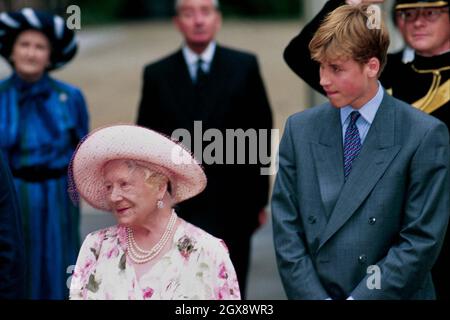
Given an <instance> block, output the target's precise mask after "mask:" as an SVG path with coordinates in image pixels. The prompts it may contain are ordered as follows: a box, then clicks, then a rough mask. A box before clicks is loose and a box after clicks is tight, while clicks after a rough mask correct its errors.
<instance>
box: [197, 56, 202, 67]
mask: <svg viewBox="0 0 450 320" xmlns="http://www.w3.org/2000/svg"><path fill="white" fill-rule="evenodd" d="M203 62H204V61H203V59H202V58H198V59H197V68H202V69H203Z"/></svg>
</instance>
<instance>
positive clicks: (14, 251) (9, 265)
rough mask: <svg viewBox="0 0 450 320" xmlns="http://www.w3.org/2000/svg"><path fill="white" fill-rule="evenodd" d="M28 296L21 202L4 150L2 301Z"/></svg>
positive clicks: (0, 178) (0, 170)
mask: <svg viewBox="0 0 450 320" xmlns="http://www.w3.org/2000/svg"><path fill="white" fill-rule="evenodd" d="M24 298H25V247H24V243H23V236H22V223H21V218H20V211H19V204H18V202H17V197H16V193H15V188H14V182H13V180H12V176H11V172H10V171H9V168H8V164H7V163H6V161H5V159H4V158H3V154H2V153H1V151H0V300H3V299H24Z"/></svg>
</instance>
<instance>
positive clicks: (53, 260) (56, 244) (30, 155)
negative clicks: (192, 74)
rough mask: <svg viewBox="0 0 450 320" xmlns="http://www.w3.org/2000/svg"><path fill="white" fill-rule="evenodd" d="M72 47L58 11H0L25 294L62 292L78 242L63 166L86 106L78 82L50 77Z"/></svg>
mask: <svg viewBox="0 0 450 320" xmlns="http://www.w3.org/2000/svg"><path fill="white" fill-rule="evenodd" d="M76 51H77V41H76V38H75V34H74V32H73V31H72V30H69V29H68V28H67V27H66V24H65V21H64V20H63V19H62V18H61V17H59V16H56V15H52V14H48V13H42V12H37V11H35V10H33V9H30V8H25V9H22V10H20V11H17V12H12V13H0V54H1V55H2V56H3V57H4V58H5V59H6V60H7V61H8V63H9V64H10V65H11V67H12V70H13V72H12V75H11V76H9V77H8V78H7V79H4V80H2V81H0V148H1V149H2V150H3V152H4V153H5V155H6V157H7V159H8V162H9V165H10V167H11V171H12V173H13V176H14V181H15V186H16V189H17V192H18V196H19V201H20V207H21V212H22V220H23V225H24V236H25V243H26V249H27V260H28V261H27V274H28V289H29V298H31V299H64V298H66V297H67V296H68V288H67V285H66V281H67V278H68V276H69V275H70V274H69V272H70V271H71V266H72V265H74V264H75V261H76V257H77V253H78V249H79V210H78V208H77V207H76V206H74V204H73V203H72V202H71V200H70V198H69V195H68V192H67V189H68V182H67V167H68V164H69V162H70V160H71V157H72V154H73V152H74V150H75V148H76V146H77V144H78V142H79V141H80V139H81V137H83V136H84V135H86V134H87V132H88V113H87V108H86V103H85V100H84V98H83V95H82V93H81V92H80V90H79V89H78V88H76V87H74V86H72V85H70V84H67V83H64V82H62V81H59V80H56V79H54V78H52V77H50V76H49V71H52V70H55V69H58V68H61V67H62V66H63V65H65V64H66V63H67V62H68V61H70V60H71V59H72V58H73V57H74V55H75V53H76Z"/></svg>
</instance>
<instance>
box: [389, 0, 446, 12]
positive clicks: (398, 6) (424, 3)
mask: <svg viewBox="0 0 450 320" xmlns="http://www.w3.org/2000/svg"><path fill="white" fill-rule="evenodd" d="M429 7H433V8H438V7H448V0H439V1H436V0H396V1H395V5H394V9H395V10H403V9H410V8H429Z"/></svg>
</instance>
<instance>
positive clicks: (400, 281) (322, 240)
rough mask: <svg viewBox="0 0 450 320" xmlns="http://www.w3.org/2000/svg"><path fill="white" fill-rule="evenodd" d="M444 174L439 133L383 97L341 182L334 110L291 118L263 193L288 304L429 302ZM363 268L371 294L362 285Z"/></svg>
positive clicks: (443, 133) (446, 192)
mask: <svg viewBox="0 0 450 320" xmlns="http://www.w3.org/2000/svg"><path fill="white" fill-rule="evenodd" d="M448 171H449V137H448V130H447V128H446V126H445V125H444V124H443V123H442V122H440V121H439V120H437V119H435V118H433V117H431V116H428V115H426V114H425V113H422V112H421V111H418V110H416V109H415V108H413V107H411V106H410V105H408V104H406V103H403V102H401V101H399V100H397V99H394V98H392V97H390V96H389V95H387V94H385V95H384V98H383V101H382V103H381V105H380V108H379V109H378V112H377V114H376V116H375V119H374V121H373V123H372V126H371V128H370V130H369V132H368V134H367V137H366V139H365V142H364V144H363V146H362V149H361V153H360V154H359V156H358V158H357V159H356V160H355V162H354V163H353V169H352V172H351V173H350V176H349V177H348V179H347V181H346V182H345V183H344V172H343V147H342V129H341V122H340V112H339V110H338V109H336V108H333V107H332V106H331V105H330V104H328V103H327V104H324V105H321V106H318V107H314V108H312V109H309V110H307V111H304V112H301V113H298V114H295V115H293V116H291V117H290V118H289V119H288V121H287V123H286V128H285V132H284V135H283V138H282V140H281V143H280V149H279V171H278V174H277V178H276V181H275V186H274V191H273V194H272V217H273V228H274V241H275V249H276V254H277V261H278V267H279V271H280V275H281V278H282V281H283V285H284V288H285V290H286V293H287V296H288V298H290V299H325V298H327V297H331V298H332V299H346V298H347V297H349V296H352V297H353V298H355V299H433V298H434V297H435V294H434V286H433V283H432V280H431V275H430V269H431V267H432V266H433V264H434V262H435V260H436V258H437V256H438V253H439V251H440V248H441V245H442V240H443V237H444V234H445V229H446V226H447V222H448V218H449V212H450V211H449V196H450V189H449V172H448ZM372 265H376V266H377V267H379V269H380V271H381V273H380V274H379V275H380V277H379V278H378V279H380V286H376V287H377V288H373V287H371V286H368V285H367V283H368V282H369V283H370V282H371V281H372V280H374V279H375V278H373V277H374V275H375V274H374V273H372V271H370V269H369V271H370V272H368V267H369V266H372ZM373 283H374V282H372V284H373ZM375 283H376V282H375ZM371 288H372V289H371Z"/></svg>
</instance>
